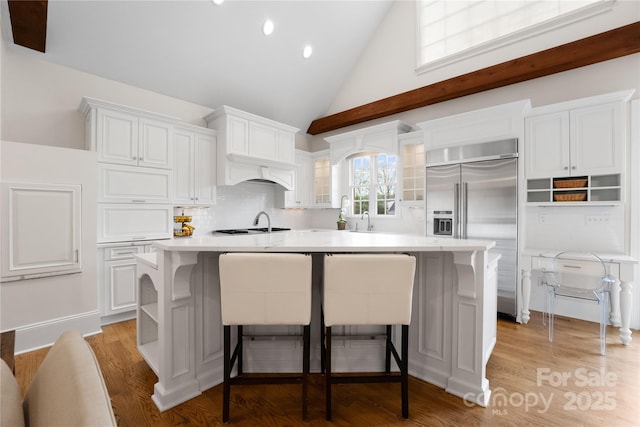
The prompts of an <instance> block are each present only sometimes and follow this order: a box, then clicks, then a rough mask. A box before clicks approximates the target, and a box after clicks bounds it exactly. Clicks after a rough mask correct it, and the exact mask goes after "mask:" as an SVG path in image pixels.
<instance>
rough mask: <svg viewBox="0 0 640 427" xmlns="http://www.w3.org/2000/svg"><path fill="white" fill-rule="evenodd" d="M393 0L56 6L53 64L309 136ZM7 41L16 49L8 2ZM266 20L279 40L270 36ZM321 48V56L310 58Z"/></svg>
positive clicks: (52, 10) (169, 0) (57, 1)
mask: <svg viewBox="0 0 640 427" xmlns="http://www.w3.org/2000/svg"><path fill="white" fill-rule="evenodd" d="M391 2H392V1H391V0H355V1H347V0H340V1H331V0H320V1H310V0H307V1H301V0H281V1H271V0H261V1H249V0H226V1H225V2H224V3H223V4H222V5H219V6H218V5H215V4H214V3H213V2H212V1H211V0H196V1H186V0H158V1H154V0H145V1H130V0H128V1H121V0H108V1H98V0H96V1H77V0H73V1H66V0H53V1H49V2H48V8H47V14H46V15H47V16H46V18H47V22H46V48H45V52H44V53H40V52H37V51H34V50H27V49H24V48H18V49H21V50H22V51H25V52H26V53H28V54H33V55H36V56H38V57H41V58H42V59H44V60H46V61H51V62H54V63H58V64H61V65H64V66H67V67H71V68H74V69H77V70H81V71H85V72H88V73H91V74H95V75H98V76H101V77H105V78H108V79H112V80H116V81H120V82H123V83H126V84H130V85H133V86H136V87H140V88H144V89H148V90H151V91H155V92H158V93H161V94H165V95H168V96H171V97H174V98H178V99H182V100H186V101H189V102H193V103H195V104H200V105H204V106H208V107H211V108H216V107H218V106H220V105H230V106H233V107H235V108H239V109H243V110H247V111H251V112H253V113H256V114H260V115H263V116H266V117H269V118H272V119H274V120H278V121H282V122H285V123H288V124H290V125H293V126H297V127H299V128H300V129H301V130H302V131H305V130H306V129H307V127H308V126H309V124H310V123H311V122H312V121H313V120H314V119H316V118H318V117H321V116H323V115H324V114H326V111H327V109H328V108H329V106H330V104H331V102H332V100H333V99H334V97H335V95H336V93H337V92H338V91H339V90H340V87H341V85H342V82H343V81H344V80H345V78H346V76H347V75H348V73H349V72H350V70H351V68H352V67H353V65H354V64H355V62H356V61H357V60H358V57H359V56H360V53H361V52H362V51H363V49H364V48H365V47H366V45H367V43H368V42H369V40H370V38H371V36H372V35H373V34H374V32H375V31H376V29H377V27H378V24H379V23H380V22H381V20H382V18H383V17H384V15H385V14H386V12H387V10H388V9H389V6H390V4H391ZM1 11H2V29H3V37H4V40H5V41H6V42H7V44H8V45H9V46H11V47H15V45H14V44H13V37H12V33H11V22H10V20H9V13H8V7H7V2H6V1H3V4H2V9H1ZM266 19H271V20H272V21H273V22H274V24H275V30H274V32H273V34H272V35H270V36H265V35H264V34H263V33H262V25H263V23H264V21H265V20H266ZM305 45H311V46H312V48H313V54H312V56H311V57H310V58H309V59H305V58H303V57H302V49H303V47H304V46H305Z"/></svg>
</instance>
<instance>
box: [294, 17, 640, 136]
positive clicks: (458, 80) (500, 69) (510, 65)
mask: <svg viewBox="0 0 640 427" xmlns="http://www.w3.org/2000/svg"><path fill="white" fill-rule="evenodd" d="M638 52H640V21H638V22H635V23H633V24H629V25H626V26H624V27H619V28H616V29H613V30H610V31H606V32H604V33H600V34H596V35H594V36H591V37H587V38H584V39H580V40H577V41H574V42H571V43H567V44H563V45H560V46H557V47H554V48H551V49H547V50H543V51H540V52H537V53H533V54H531V55H527V56H523V57H520V58H517V59H513V60H511V61H507V62H503V63H501V64H497V65H493V66H491V67H487V68H483V69H481V70H478V71H474V72H471V73H467V74H463V75H461V76H457V77H453V78H451V79H448V80H444V81H441V82H438V83H434V84H431V85H428V86H423V87H421V88H418V89H413V90H410V91H408V92H404V93H401V94H398V95H394V96H391V97H388V98H384V99H381V100H378V101H374V102H371V103H368V104H364V105H361V106H359V107H355V108H352V109H349V110H346V111H342V112H340V113H336V114H332V115H330V116H326V117H322V118H319V119H316V120H314V121H313V122H311V125H310V126H309V129H308V130H307V133H309V134H311V135H317V134H320V133H323V132H328V131H331V130H335V129H340V128H343V127H345V126H350V125H354V124H357V123H362V122H366V121H369V120H373V119H377V118H380V117H385V116H390V115H392V114H397V113H401V112H404V111H408V110H413V109H415V108H420V107H425V106H427V105H432V104H436V103H438V102H443V101H449V100H451V99H455V98H460V97H463V96H467V95H472V94H474V93H479V92H483V91H486V90H490V89H496V88H499V87H503V86H508V85H511V84H514V83H520V82H524V81H527V80H531V79H536V78H538V77H544V76H548V75H551V74H555V73H560V72H562V71H567V70H572V69H574V68H579V67H584V66H585V65H591V64H595V63H598V62H602V61H608V60H610V59H615V58H619V57H622V56H626V55H631V54H634V53H638Z"/></svg>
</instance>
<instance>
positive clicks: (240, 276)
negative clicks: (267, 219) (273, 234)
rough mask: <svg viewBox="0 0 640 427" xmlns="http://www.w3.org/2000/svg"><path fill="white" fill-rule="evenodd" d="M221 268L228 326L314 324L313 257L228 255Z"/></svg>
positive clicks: (224, 315)
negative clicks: (312, 313) (312, 322)
mask: <svg viewBox="0 0 640 427" xmlns="http://www.w3.org/2000/svg"><path fill="white" fill-rule="evenodd" d="M219 265H220V298H221V311H222V323H223V324H224V325H308V324H309V323H310V322H311V256H309V255H304V254H287V253H227V254H222V255H220V263H219Z"/></svg>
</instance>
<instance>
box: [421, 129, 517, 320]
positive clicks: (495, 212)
mask: <svg viewBox="0 0 640 427" xmlns="http://www.w3.org/2000/svg"><path fill="white" fill-rule="evenodd" d="M517 156H518V151H517V140H516V139H510V140H504V141H495V142H490V143H482V144H472V145H465V146H460V147H447V148H439V149H434V150H429V151H427V153H426V160H427V174H426V190H427V191H426V209H427V235H428V236H433V237H439V238H442V237H450V238H457V239H482V240H493V241H495V242H496V247H495V249H494V250H496V251H497V252H499V253H500V254H501V255H502V257H501V258H500V261H499V262H498V313H502V314H505V315H507V316H509V317H512V318H514V319H515V317H516V285H517V280H518V159H517Z"/></svg>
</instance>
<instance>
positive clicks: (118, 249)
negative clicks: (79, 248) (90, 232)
mask: <svg viewBox="0 0 640 427" xmlns="http://www.w3.org/2000/svg"><path fill="white" fill-rule="evenodd" d="M145 243H146V244H140V243H121V244H119V245H117V246H106V247H105V246H102V247H100V248H98V284H99V290H100V291H99V292H100V297H101V302H100V318H101V322H102V324H103V325H106V324H109V323H115V322H120V321H122V320H126V319H132V318H134V317H135V315H136V307H137V302H138V290H137V271H136V260H135V258H134V255H136V254H141V253H145V252H151V251H153V250H154V248H153V246H152V245H150V244H149V243H148V242H145Z"/></svg>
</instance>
